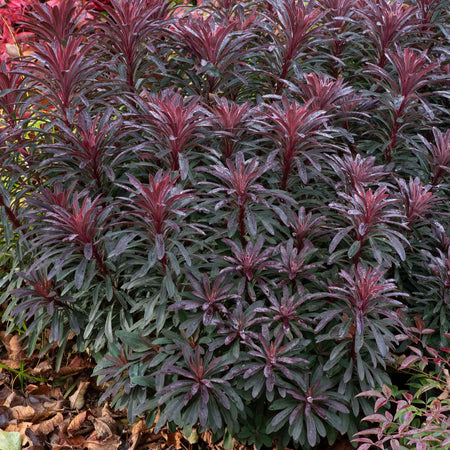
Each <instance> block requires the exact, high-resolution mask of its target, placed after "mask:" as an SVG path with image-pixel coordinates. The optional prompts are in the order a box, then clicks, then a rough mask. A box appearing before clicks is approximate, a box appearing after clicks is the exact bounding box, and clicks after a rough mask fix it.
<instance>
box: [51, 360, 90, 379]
mask: <svg viewBox="0 0 450 450" xmlns="http://www.w3.org/2000/svg"><path fill="white" fill-rule="evenodd" d="M92 367H93V365H92V364H91V363H90V362H88V361H86V360H85V359H83V358H80V357H79V356H78V355H77V356H75V357H74V358H73V359H72V361H70V364H69V365H67V366H65V367H61V369H60V370H59V372H58V375H59V376H65V375H73V374H75V373H78V372H81V371H83V370H85V369H91V368H92Z"/></svg>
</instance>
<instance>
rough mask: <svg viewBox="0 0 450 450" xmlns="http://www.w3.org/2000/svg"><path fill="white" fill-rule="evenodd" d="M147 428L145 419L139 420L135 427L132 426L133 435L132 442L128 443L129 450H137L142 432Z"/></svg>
mask: <svg viewBox="0 0 450 450" xmlns="http://www.w3.org/2000/svg"><path fill="white" fill-rule="evenodd" d="M145 430H147V428H146V426H145V421H144V420H138V421H137V422H136V423H135V424H134V425H133V427H132V428H131V436H130V442H129V445H128V450H135V448H136V446H137V445H138V443H139V441H140V440H141V436H142V434H143V433H144V432H145Z"/></svg>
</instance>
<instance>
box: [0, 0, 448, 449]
mask: <svg viewBox="0 0 450 450" xmlns="http://www.w3.org/2000/svg"><path fill="white" fill-rule="evenodd" d="M19 3H20V2H12V3H8V2H7V3H4V4H3V3H0V8H1V11H2V13H3V11H8V14H6V13H5V15H4V16H2V20H3V24H2V23H0V26H1V28H0V29H1V30H2V41H1V43H0V44H1V47H0V51H2V52H3V53H2V56H1V58H2V60H3V62H2V63H1V66H0V88H1V92H0V162H1V169H0V173H1V180H2V182H1V184H0V213H1V228H2V237H1V239H0V264H1V266H0V270H1V274H0V275H1V278H0V287H1V289H2V292H1V297H0V302H1V303H3V305H4V306H5V310H4V313H3V319H4V320H5V321H8V327H9V329H12V328H13V327H14V326H16V325H19V324H22V323H23V322H25V323H26V324H27V334H26V339H27V341H26V343H27V346H28V349H29V351H30V352H32V351H33V349H34V348H35V346H36V342H37V341H38V339H41V336H42V334H43V333H44V334H45V332H46V330H48V329H49V330H50V331H49V334H48V335H47V340H48V344H47V346H46V347H45V346H44V347H43V349H42V352H45V351H46V349H48V348H49V347H50V346H52V345H54V344H57V345H58V346H59V347H60V348H61V350H60V356H62V354H63V352H64V349H65V348H67V346H68V345H70V346H75V347H76V348H77V349H79V350H85V349H89V351H90V352H91V354H92V355H93V356H94V357H95V359H96V362H97V368H96V374H97V375H98V376H99V381H100V382H102V383H104V384H105V385H106V387H107V389H106V392H105V396H104V397H105V398H106V397H112V404H113V405H114V406H115V407H116V408H125V407H126V408H127V411H128V415H129V418H130V420H133V419H134V418H135V417H136V416H137V415H146V417H147V423H148V424H149V425H151V424H152V423H153V422H154V420H155V417H156V416H158V417H157V425H156V427H157V428H161V427H162V426H164V425H166V424H167V423H168V424H169V426H170V427H175V426H179V427H182V428H184V429H185V430H187V431H186V432H187V433H188V434H189V429H190V428H192V427H198V428H199V429H200V430H206V429H210V430H212V432H213V436H214V439H221V438H223V437H224V436H225V437H227V439H228V438H229V437H230V436H231V437H233V438H236V439H237V440H239V441H241V442H245V441H248V442H254V440H255V438H254V436H251V434H252V433H250V432H249V430H250V429H253V428H257V429H258V436H260V439H257V440H256V444H257V446H261V445H263V444H264V445H272V444H277V445H280V446H286V445H288V444H289V443H290V442H291V444H292V443H294V444H295V445H298V446H299V448H305V449H306V448H310V447H314V446H315V445H316V444H318V443H319V442H320V440H321V439H322V438H326V439H328V441H329V442H333V441H334V440H335V439H336V438H337V436H338V435H339V434H345V433H347V434H348V435H350V436H351V435H353V434H354V433H355V432H356V431H358V427H359V417H360V415H361V414H362V413H365V414H369V413H370V411H371V403H370V400H368V399H367V398H365V397H363V396H357V394H359V393H361V392H362V391H373V390H374V389H376V388H377V387H380V386H382V385H385V384H390V382H391V381H390V374H389V370H388V369H387V367H388V366H389V365H391V364H392V363H394V362H395V352H396V351H402V350H404V348H406V345H405V343H404V342H405V341H406V343H408V339H411V337H410V336H409V334H408V330H407V327H408V323H409V322H410V320H411V318H413V317H414V316H415V315H416V316H418V317H421V318H422V320H423V321H424V323H425V324H426V326H427V327H428V328H434V329H436V330H437V332H436V333H435V334H433V335H430V336H428V337H427V339H428V341H427V345H429V346H430V345H431V346H432V345H434V346H435V347H436V348H437V347H439V346H441V347H447V346H448V339H449V338H448V336H449V334H448V333H449V331H450V330H449V324H450V312H449V311H450V310H449V306H448V302H449V298H450V297H449V289H450V251H449V248H450V238H449V235H448V230H449V226H450V222H449V220H448V213H449V211H448V205H449V203H448V198H449V193H450V189H449V171H450V132H449V130H448V117H449V116H448V114H449V110H448V103H446V101H448V92H446V86H448V80H449V67H450V61H449V54H450V51H449V47H448V44H447V41H446V39H447V38H448V31H449V30H448V19H449V16H448V10H446V8H445V5H446V2H445V1H443V0H442V1H439V0H415V1H414V2H412V3H407V2H403V1H402V0H395V1H393V2H389V1H386V0H346V1H334V0H310V1H307V2H302V1H297V0H257V1H243V2H232V1H229V0H211V1H209V0H204V1H197V2H194V3H195V4H186V3H180V2H168V1H166V0H111V1H108V2H106V1H100V0H98V1H93V2H87V1H86V2H85V1H76V0H61V1H54V0H52V1H51V2H44V3H41V2H22V3H20V5H19ZM11 33H16V35H15V36H13V34H11ZM13 37H14V39H12V38H13ZM402 346H403V347H402ZM385 397H386V398H387V397H389V396H388V395H385ZM252 439H253V440H252Z"/></svg>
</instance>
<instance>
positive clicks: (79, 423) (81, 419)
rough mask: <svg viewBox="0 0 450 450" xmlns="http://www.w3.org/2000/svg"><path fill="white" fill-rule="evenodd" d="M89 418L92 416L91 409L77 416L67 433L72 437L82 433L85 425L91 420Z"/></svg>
mask: <svg viewBox="0 0 450 450" xmlns="http://www.w3.org/2000/svg"><path fill="white" fill-rule="evenodd" d="M89 416H92V412H91V410H90V409H87V410H86V411H83V412H80V414H77V415H76V416H75V417H74V418H73V419H72V420H71V422H70V424H69V426H68V427H67V432H68V433H69V434H70V435H73V434H75V433H77V432H80V430H81V428H82V427H83V425H84V423H85V422H86V420H87V419H88V418H89Z"/></svg>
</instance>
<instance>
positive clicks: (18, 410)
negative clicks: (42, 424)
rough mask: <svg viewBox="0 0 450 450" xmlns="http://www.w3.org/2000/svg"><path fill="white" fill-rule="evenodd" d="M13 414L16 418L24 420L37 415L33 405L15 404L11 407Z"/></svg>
mask: <svg viewBox="0 0 450 450" xmlns="http://www.w3.org/2000/svg"><path fill="white" fill-rule="evenodd" d="M11 414H12V417H13V418H14V419H17V420H20V421H24V420H31V421H32V419H33V417H34V416H35V415H36V410H35V409H34V408H32V407H31V406H14V408H11Z"/></svg>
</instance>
